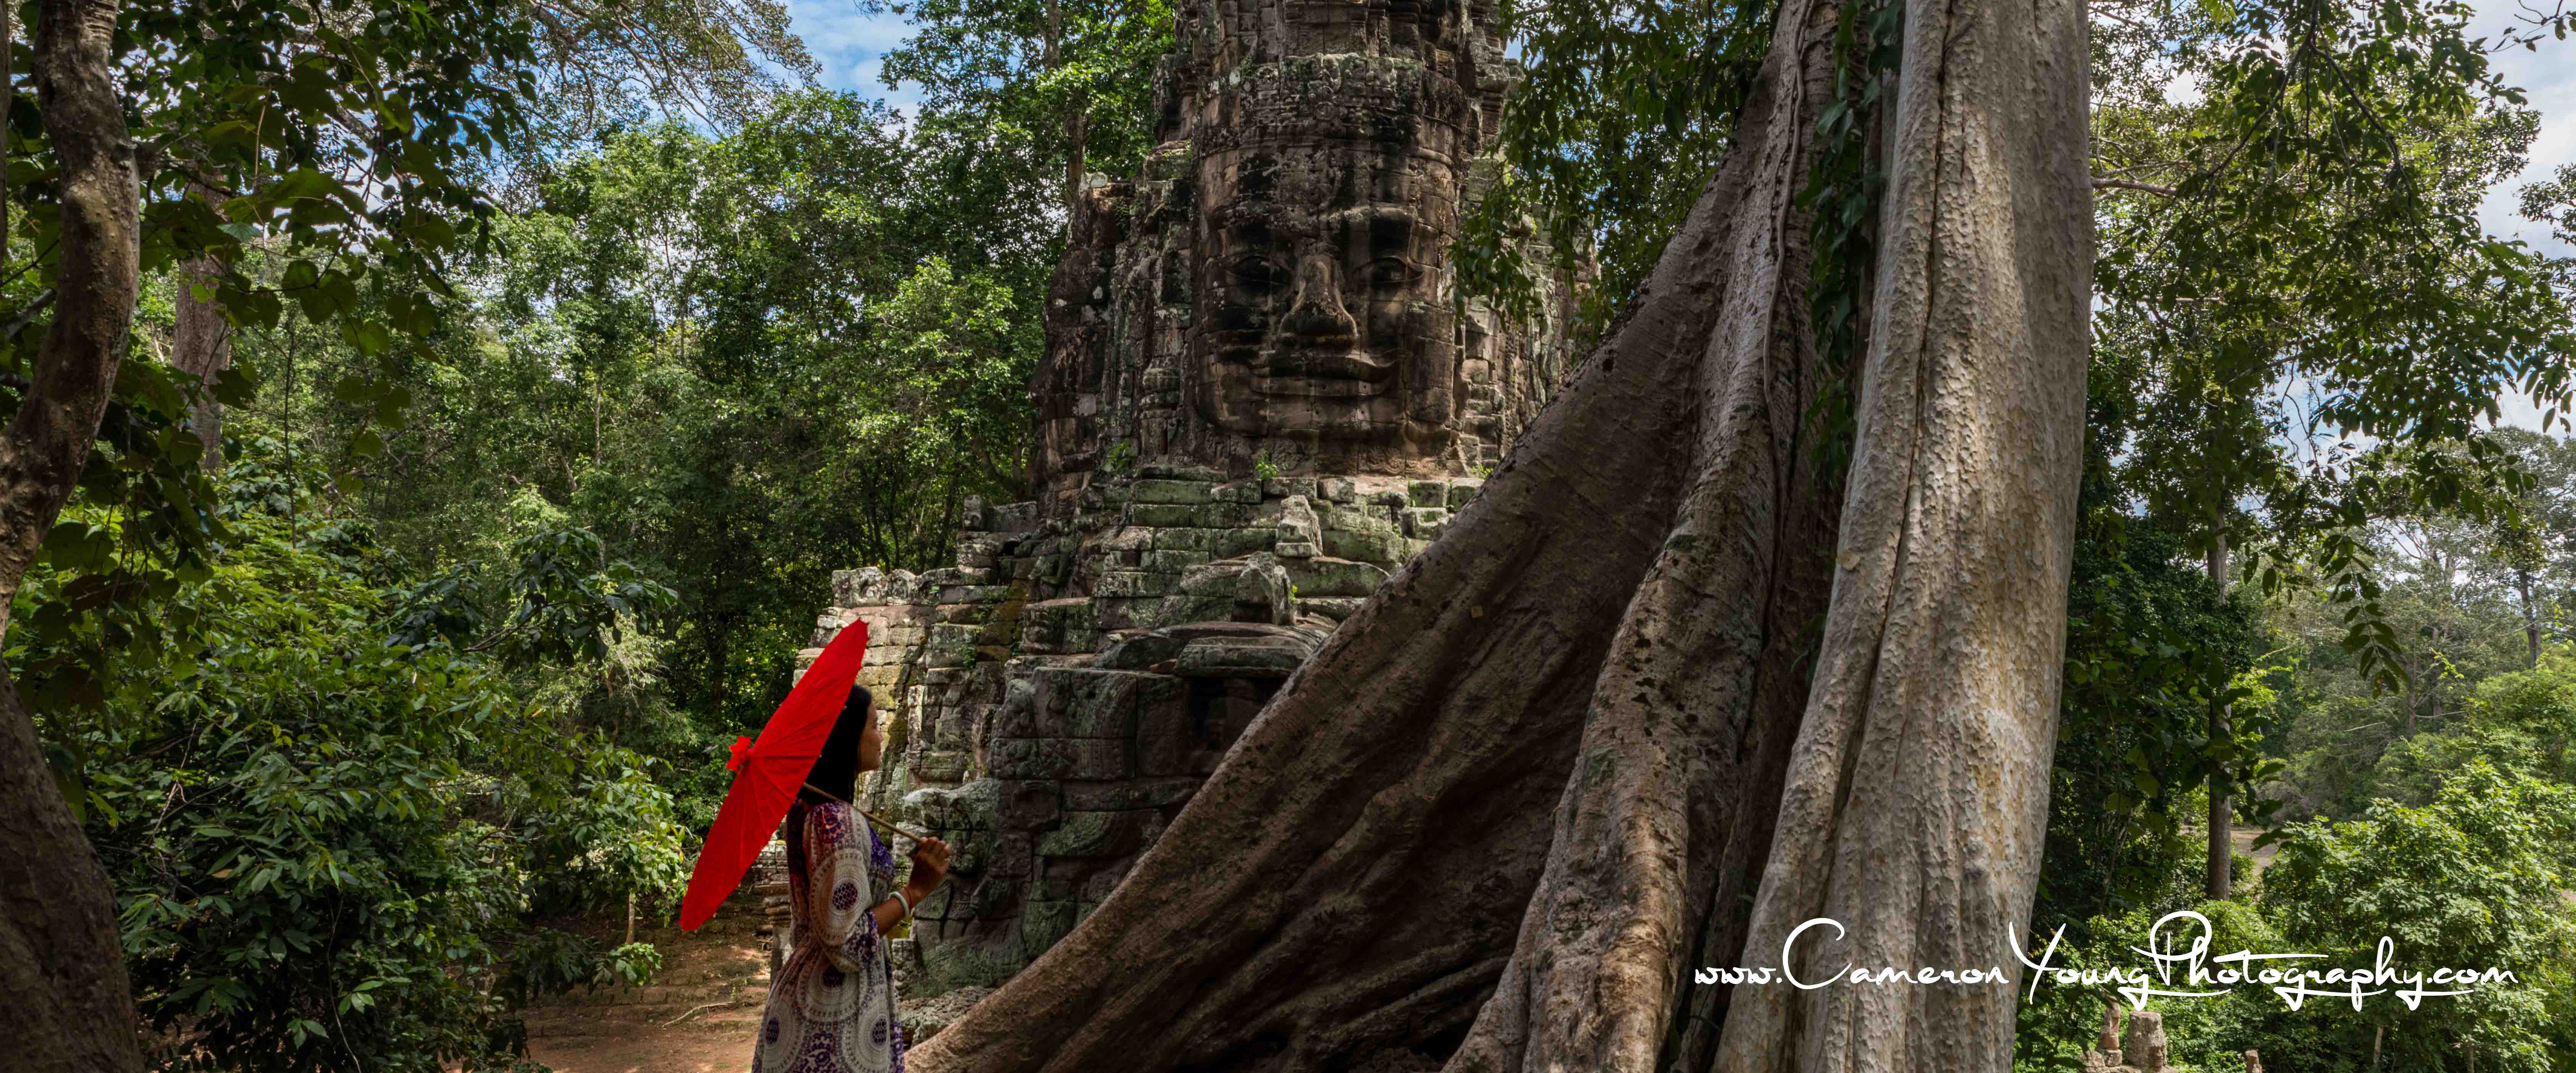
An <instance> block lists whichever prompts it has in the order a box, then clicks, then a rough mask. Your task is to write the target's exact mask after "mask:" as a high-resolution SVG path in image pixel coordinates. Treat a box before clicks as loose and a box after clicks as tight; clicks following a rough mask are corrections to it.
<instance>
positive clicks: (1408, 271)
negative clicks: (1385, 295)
mask: <svg viewBox="0 0 2576 1073" xmlns="http://www.w3.org/2000/svg"><path fill="white" fill-rule="evenodd" d="M1421 275H1422V271H1421V270H1420V269H1417V268H1415V267H1414V266H1413V262H1411V261H1407V260H1405V259H1404V258H1401V257H1380V258H1378V259H1377V260H1374V261H1371V262H1369V263H1368V268H1367V270H1366V277H1367V279H1368V284H1369V286H1370V287H1373V288H1375V289H1377V290H1381V291H1394V290H1402V289H1404V288H1405V287H1409V286H1411V285H1412V284H1413V281H1414V280H1415V279H1418V278H1420V277H1421Z"/></svg>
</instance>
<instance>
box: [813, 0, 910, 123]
mask: <svg viewBox="0 0 2576 1073" xmlns="http://www.w3.org/2000/svg"><path fill="white" fill-rule="evenodd" d="M787 17H788V20H789V25H790V27H791V28H792V29H794V30H795V31H796V36H798V37H801V38H803V39H804V40H805V50H806V51H808V52H810V53H813V55H814V60H815V62H816V63H819V64H821V65H822V68H823V74H822V82H823V84H824V85H825V86H829V87H831V88H833V89H844V90H850V91H852V92H855V93H858V94H861V95H863V96H868V97H875V98H879V99H882V100H884V101H885V102H886V103H887V104H890V105H893V106H895V107H896V108H898V109H909V108H911V107H912V106H913V105H916V104H919V103H920V101H921V87H920V86H919V85H917V84H913V83H905V84H904V85H902V86H899V87H897V88H895V89H892V90H889V89H887V88H886V87H885V84H884V83H883V82H880V81H878V75H879V73H880V72H881V71H883V70H884V69H885V58H884V57H885V54H886V50H888V49H891V48H894V47H895V46H897V45H900V44H902V43H903V41H904V39H905V38H907V37H910V36H912V27H911V26H910V25H909V24H908V23H906V22H905V21H904V20H903V19H902V18H900V17H898V16H894V15H870V14H866V13H864V12H862V11H860V10H859V5H858V4H857V3H855V2H853V0H788V3H787Z"/></svg>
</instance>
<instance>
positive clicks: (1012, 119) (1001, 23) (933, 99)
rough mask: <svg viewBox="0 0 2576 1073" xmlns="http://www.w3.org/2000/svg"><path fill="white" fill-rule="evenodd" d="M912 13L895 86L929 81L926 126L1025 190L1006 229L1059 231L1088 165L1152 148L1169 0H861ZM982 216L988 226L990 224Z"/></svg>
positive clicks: (1135, 159) (1105, 166)
mask: <svg viewBox="0 0 2576 1073" xmlns="http://www.w3.org/2000/svg"><path fill="white" fill-rule="evenodd" d="M860 10H862V11H865V12H868V13H870V14H878V13H888V12H890V13H893V14H896V15H901V16H904V17H905V18H907V19H908V20H910V22H911V23H912V25H913V26H914V27H915V32H914V34H913V36H912V37H911V38H909V39H907V40H906V41H904V43H903V44H902V45H901V46H899V47H897V48H895V49H893V50H891V51H889V52H887V53H886V54H885V66H884V68H883V69H882V71H881V72H880V77H881V78H883V79H884V81H885V85H886V87H887V88H889V89H892V88H895V87H897V86H899V85H903V84H905V83H912V84H915V85H917V86H918V87H919V92H920V94H921V101H922V107H921V114H920V115H919V116H918V117H917V120H918V122H919V123H920V125H921V127H922V129H923V131H924V136H925V137H927V138H929V139H932V140H935V141H939V142H943V143H954V144H958V145H961V146H972V147H973V149H972V151H971V156H972V158H973V159H975V160H977V161H978V162H979V163H980V166H981V168H982V169H983V171H984V172H985V174H986V175H987V176H988V177H990V178H991V179H993V180H995V181H999V182H1004V183H1008V184H1009V185H1010V186H1011V187H1012V188H1013V189H1014V193H1013V194H1012V195H1010V196H1007V197H1003V198H997V199H994V200H993V201H991V202H989V203H990V204H992V205H994V206H995V207H997V208H1005V207H1006V208H1007V209H1008V211H1006V212H1003V213H999V214H997V218H996V219H993V220H991V221H989V223H990V224H992V225H999V228H1000V229H1001V230H1005V231H1039V232H1044V233H1046V234H1047V235H1048V237H1049V238H1053V237H1054V235H1055V232H1056V231H1057V230H1059V229H1060V223H1059V222H1058V221H1059V220H1060V219H1061V218H1060V217H1059V216H1056V215H1055V214H1054V213H1052V212H1050V211H1049V210H1051V209H1060V208H1062V207H1064V206H1065V205H1067V204H1068V203H1069V201H1070V198H1071V196H1072V192H1073V191H1072V188H1071V184H1072V183H1073V182H1074V181H1078V178H1079V174H1078V173H1079V172H1083V171H1094V172H1105V173H1109V174H1120V173H1124V172H1127V171H1131V170H1133V169H1134V168H1135V167H1136V166H1137V165H1138V164H1139V163H1140V162H1142V161H1143V159H1144V156H1145V151H1146V150H1147V149H1148V148H1151V146H1152V144H1153V136H1154V122H1155V119H1156V114H1155V111H1154V100H1153V74H1154V66H1155V63H1156V61H1158V60H1160V59H1161V58H1162V56H1163V54H1164V53H1167V52H1170V51H1171V50H1172V17H1173V12H1172V6H1171V4H1170V3H1169V0H1091V2H1088V3H1083V2H1076V0H862V2H861V4H860ZM979 226H980V225H979Z"/></svg>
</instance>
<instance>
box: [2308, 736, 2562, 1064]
mask: <svg viewBox="0 0 2576 1073" xmlns="http://www.w3.org/2000/svg"><path fill="white" fill-rule="evenodd" d="M2571 847H2576V787H2569V786H2565V785H2554V784H2550V783H2546V782H2542V781H2540V780H2538V779H2534V778H2532V777H2530V776H2528V775H2520V774H2512V773H2508V772H2503V771H2499V770H2497V769H2495V768H2494V767H2491V766H2489V765H2487V764H2486V763H2484V762H2472V763H2471V764H2470V765H2469V766H2468V767H2467V768H2465V769H2463V770H2462V771H2460V772H2459V773H2458V774H2457V775H2456V776H2455V777H2454V778H2452V779H2451V780H2450V781H2449V782H2448V783H2447V784H2445V785H2444V786H2443V787H2442V790H2441V792H2440V794H2439V796H2437V797H2436V798H2435V799H2434V800H2433V801H2432V802H2431V803H2430V804H2427V805H2424V806H2421V807H2409V806H2404V805H2399V804H2395V803H2393V802H2381V803H2379V804H2377V805H2374V806H2372V807H2371V809H2370V810H2369V812H2368V813H2366V814H2365V815H2364V816H2363V817H2362V818H2361V819H2358V820H2352V821H2347V822H2342V823H2326V822H2322V821H2320V822H2315V823H2306V824H2299V825H2295V826H2293V827H2291V828H2290V829H2289V837H2288V838H2286V839H2284V840H2283V841H2282V843H2281V850H2280V856H2279V857H2278V858H2277V859H2276V860H2274V862H2273V864H2272V867H2271V869H2270V870H2269V871H2267V872H2265V873H2264V876H2263V906H2264V909H2265V911H2266V912H2267V913H2269V914H2271V915H2272V916H2273V917H2274V918H2275V919H2276V920H2277V921H2278V922H2279V927H2280V931H2281V935H2282V938H2283V939H2284V940H2285V941H2286V942H2288V943H2291V944H2294V948H2295V949H2298V950H2302V951H2315V952H2319V953H2325V954H2327V955H2329V957H2330V958H2332V959H2333V960H2332V961H2330V962H2329V963H2330V964H2340V965H2365V966H2366V965H2369V964H2371V963H2372V958H2373V955H2374V948H2375V947H2376V945H2377V943H2378V941H2379V938H2380V937H2381V936H2388V937H2390V938H2393V939H2394V940H2395V941H2396V961H2397V962H2398V963H2400V964H2405V963H2413V964H2418V965H2425V966H2428V967H2429V966H2434V965H2441V966H2451V967H2474V968H2480V969H2484V968H2488V967H2495V968H2502V969H2509V970H2511V971H2512V972H2513V973H2514V974H2515V976H2516V977H2517V978H2518V980H2519V981H2520V982H2519V984H2517V985H2499V986H2491V987H2483V988H2480V989H2478V990H2477V991H2476V992H2475V993H2474V994H2470V995H2466V996H2460V997H2456V998H2434V999H2426V1000H2425V1002H2424V1005H2423V1007H2422V1008H2421V1009H2417V1010H2411V1011H2410V1010H2407V1009H2405V1008H2404V1007H2403V1006H2399V1005H2396V1004H2393V1003H2375V1004H2373V1005H2371V1006H2368V1007H2365V1009H2364V1010H2363V1011H2362V1012H2361V1013H2360V1014H2355V1013H2353V1012H2352V1011H2351V1010H2350V1009H2348V1008H2347V1009H2340V1010H2335V1009H2324V1010H2320V1009H2317V1008H2315V1007H2311V1008H2310V1010H2309V1011H2303V1012H2305V1013H2308V1014H2309V1015H2311V1019H2312V1020H2314V1021H2317V1022H2319V1024H2317V1025H2316V1026H2315V1027H2316V1028H2317V1029H2319V1030H2320V1031H2321V1034H2322V1035H2323V1036H2325V1039H2324V1040H2323V1041H2321V1042H2325V1043H2326V1044H2327V1047H2326V1048H2322V1049H2320V1050H2318V1051H2316V1052H2312V1054H2313V1055H2314V1056H2316V1057H2306V1056H2289V1055H2285V1056H2284V1057H2285V1059H2288V1061H2286V1062H2285V1063H2284V1064H2283V1065H2282V1066H2281V1068H2282V1069H2283V1070H2285V1071H2287V1073H2301V1071H2303V1070H2308V1069H2331V1068H2336V1067H2335V1066H2333V1065H2331V1064H2329V1063H2328V1062H2327V1061H2323V1060H2320V1059H2322V1057H2323V1056H2324V1055H2329V1054H2345V1055H2351V1054H2362V1053H2367V1051H2368V1049H2369V1047H2370V1046H2371V1043H2370V1040H2371V1036H2372V1032H2373V1029H2375V1028H2380V1027H2385V1028H2386V1030H2387V1034H2386V1037H2385V1039H2384V1041H2383V1043H2382V1046H2383V1053H2384V1054H2385V1055H2386V1056H2387V1059H2388V1061H2389V1062H2390V1063H2391V1067H2392V1068H2401V1069H2448V1068H2452V1065H2453V1063H2452V1061H2451V1059H2452V1058H2454V1057H2460V1056H2461V1055H2460V1052H2461V1051H2463V1050H2468V1049H2474V1050H2475V1051H2476V1053H2477V1057H2478V1062H2477V1064H2478V1066H2479V1068H2491V1069H2502V1070H2551V1069H2558V1068H2563V1065H2562V1063H2563V1061H2564V1060H2565V1057H2566V1056H2567V1055H2568V1054H2570V1053H2576V1034H2571V1022H2570V1021H2568V1020H2567V1019H2566V1014H2567V1013H2568V1012H2569V1011H2570V1010H2572V1009H2576V917H2571V914H2570V912H2569V910H2568V907H2567V905H2566V903H2565V902H2564V900H2563V899H2562V898H2561V896H2560V894H2559V890H2560V888H2562V887H2565V886H2567V885H2569V883H2570V882H2576V880H2571V878H2570V871H2569V870H2570V868H2571V866H2576V854H2571ZM2266 1058H2267V1060H2268V1058H2269V1053H2268V1052H2267V1054H2266Z"/></svg>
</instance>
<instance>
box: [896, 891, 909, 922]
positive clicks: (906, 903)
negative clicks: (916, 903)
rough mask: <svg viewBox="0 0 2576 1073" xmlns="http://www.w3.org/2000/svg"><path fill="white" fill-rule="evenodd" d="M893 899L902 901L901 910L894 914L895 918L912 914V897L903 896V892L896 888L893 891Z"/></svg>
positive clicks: (900, 918)
mask: <svg viewBox="0 0 2576 1073" xmlns="http://www.w3.org/2000/svg"><path fill="white" fill-rule="evenodd" d="M894 900H896V901H898V902H902V903H903V912H902V913H900V914H897V915H896V916H895V919H896V920H902V919H903V918H904V917H908V916H911V915H912V899H910V898H906V897H904V896H903V892H902V891H900V890H898V891H895V892H894Z"/></svg>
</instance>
